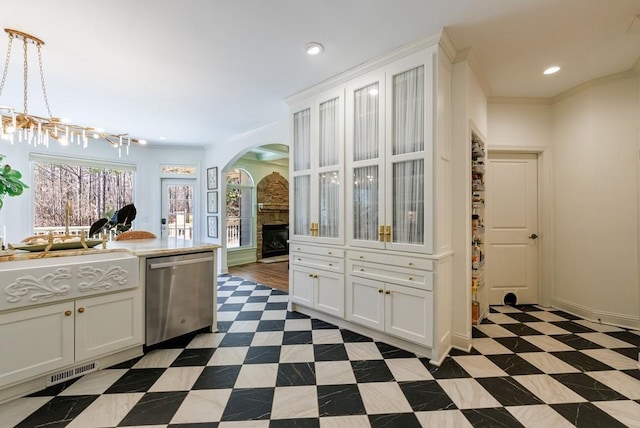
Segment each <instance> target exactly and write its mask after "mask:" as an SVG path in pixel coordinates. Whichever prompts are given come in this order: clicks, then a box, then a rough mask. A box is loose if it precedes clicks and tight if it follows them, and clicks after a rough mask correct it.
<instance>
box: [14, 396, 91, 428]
mask: <svg viewBox="0 0 640 428" xmlns="http://www.w3.org/2000/svg"><path fill="white" fill-rule="evenodd" d="M96 398H98V397H97V396H96V395H81V396H67V397H53V398H52V399H51V400H49V401H47V402H46V403H45V404H44V405H43V406H41V407H39V408H38V410H36V411H35V412H34V413H32V414H31V415H29V416H28V417H26V418H25V419H23V420H22V421H21V422H20V423H19V424H17V425H16V427H15V428H34V427H56V428H57V427H64V426H66V425H67V424H69V423H70V422H71V421H73V419H74V418H76V417H77V416H78V415H80V414H81V413H82V412H83V411H84V410H85V409H86V408H87V407H88V406H89V405H90V404H91V403H93V402H94V401H95V399H96Z"/></svg>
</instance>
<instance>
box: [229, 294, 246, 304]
mask: <svg viewBox="0 0 640 428" xmlns="http://www.w3.org/2000/svg"><path fill="white" fill-rule="evenodd" d="M248 298H249V296H230V297H229V298H228V299H227V300H226V301H225V303H228V304H233V303H246V301H247V299H248Z"/></svg>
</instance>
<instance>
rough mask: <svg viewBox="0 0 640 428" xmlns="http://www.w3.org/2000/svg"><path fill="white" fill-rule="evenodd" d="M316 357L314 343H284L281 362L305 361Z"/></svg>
mask: <svg viewBox="0 0 640 428" xmlns="http://www.w3.org/2000/svg"><path fill="white" fill-rule="evenodd" d="M313 359H314V354H313V345H282V350H281V351H280V362H281V363H305V362H312V361H313Z"/></svg>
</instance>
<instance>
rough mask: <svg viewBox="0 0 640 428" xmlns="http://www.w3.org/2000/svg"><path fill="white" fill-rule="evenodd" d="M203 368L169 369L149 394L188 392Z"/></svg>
mask: <svg viewBox="0 0 640 428" xmlns="http://www.w3.org/2000/svg"><path fill="white" fill-rule="evenodd" d="M202 370H204V367H202V366H200V367H169V368H168V369H167V370H166V371H165V372H164V373H162V376H160V378H159V379H158V380H157V381H156V383H154V384H153V385H152V386H151V388H149V392H161V391H189V390H190V389H191V388H192V387H193V384H194V383H195V382H196V380H198V378H199V377H200V374H201V373H202Z"/></svg>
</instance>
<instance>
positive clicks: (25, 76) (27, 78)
mask: <svg viewBox="0 0 640 428" xmlns="http://www.w3.org/2000/svg"><path fill="white" fill-rule="evenodd" d="M22 46H23V49H22V50H23V51H24V114H25V115H28V114H29V109H28V106H27V98H28V97H27V92H28V87H29V84H28V81H29V63H28V61H27V42H26V41H24V42H23V43H22Z"/></svg>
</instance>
